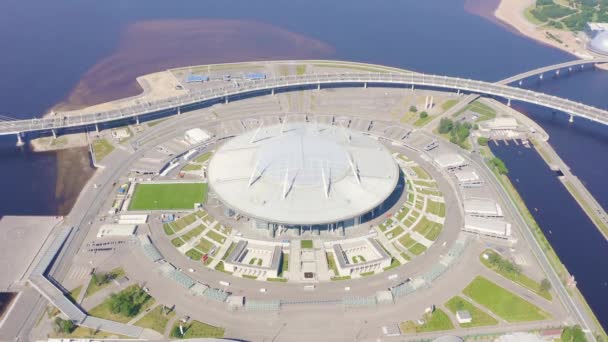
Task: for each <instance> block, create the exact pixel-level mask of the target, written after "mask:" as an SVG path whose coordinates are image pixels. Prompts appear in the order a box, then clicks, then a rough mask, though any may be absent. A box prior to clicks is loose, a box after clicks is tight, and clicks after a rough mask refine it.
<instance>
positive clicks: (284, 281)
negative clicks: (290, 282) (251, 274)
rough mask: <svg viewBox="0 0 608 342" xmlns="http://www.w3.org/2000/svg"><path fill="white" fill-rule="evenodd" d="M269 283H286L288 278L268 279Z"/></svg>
mask: <svg viewBox="0 0 608 342" xmlns="http://www.w3.org/2000/svg"><path fill="white" fill-rule="evenodd" d="M266 280H267V281H272V282H277V283H286V282H287V278H266Z"/></svg>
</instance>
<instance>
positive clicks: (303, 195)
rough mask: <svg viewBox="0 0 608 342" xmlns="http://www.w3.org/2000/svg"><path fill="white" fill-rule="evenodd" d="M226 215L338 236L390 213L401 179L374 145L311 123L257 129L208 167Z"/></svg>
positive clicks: (222, 151) (272, 228)
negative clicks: (324, 231)
mask: <svg viewBox="0 0 608 342" xmlns="http://www.w3.org/2000/svg"><path fill="white" fill-rule="evenodd" d="M208 181H209V186H210V188H211V191H213V193H214V194H215V195H216V197H217V198H218V199H219V200H220V201H221V202H222V203H223V204H224V205H225V206H226V207H227V209H228V210H227V212H229V213H231V214H237V213H238V214H240V215H243V216H246V217H249V218H251V219H253V222H254V224H255V226H256V227H257V228H260V229H268V231H269V233H270V235H274V233H275V232H276V230H277V229H280V228H295V229H299V230H300V231H302V230H309V229H310V230H313V229H314V230H317V229H318V230H329V231H337V232H339V233H341V234H343V233H344V228H347V227H351V226H356V225H358V224H360V223H361V222H364V221H367V220H369V219H372V218H374V217H376V216H378V215H380V214H382V213H383V212H384V211H386V210H387V209H389V208H390V206H391V205H392V204H394V203H395V202H396V201H397V200H398V199H399V197H400V195H401V192H402V191H403V184H404V182H403V175H402V173H401V172H400V169H399V167H398V166H397V164H396V162H395V160H394V158H393V156H392V155H391V153H390V152H389V151H388V149H387V148H386V147H384V146H383V145H382V144H381V143H380V142H379V141H378V140H376V139H374V138H372V137H369V136H367V135H364V134H361V133H358V132H354V131H351V130H349V129H347V128H343V127H339V126H331V125H322V124H312V123H292V124H282V125H274V126H268V127H260V128H259V129H257V130H253V131H250V132H247V133H244V134H242V135H239V136H237V137H234V138H232V139H230V140H228V141H227V142H226V143H224V144H223V145H222V146H221V147H219V148H218V149H217V150H216V152H215V153H214V155H213V157H212V159H211V161H210V163H209V167H208Z"/></svg>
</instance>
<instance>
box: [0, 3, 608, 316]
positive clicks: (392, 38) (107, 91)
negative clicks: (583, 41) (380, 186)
mask: <svg viewBox="0 0 608 342" xmlns="http://www.w3.org/2000/svg"><path fill="white" fill-rule="evenodd" d="M470 3H471V4H473V6H474V5H475V3H477V4H479V3H487V2H486V1H485V0H476V1H470ZM0 46H1V47H2V51H3V53H2V54H0V74H1V75H2V77H1V78H0V114H4V115H10V116H13V117H16V118H29V117H39V116H40V115H41V114H42V113H44V112H46V111H47V110H49V108H51V107H53V106H55V105H57V104H58V103H61V106H62V107H63V108H73V107H78V106H82V105H87V104H92V103H97V102H100V101H105V100H109V99H113V98H117V97H122V96H125V95H129V94H135V93H137V92H138V90H139V89H138V86H137V84H136V83H135V81H134V77H135V76H137V75H140V74H144V73H147V72H152V71H155V70H162V69H165V68H169V67H173V66H179V65H190V64H205V63H218V62H229V61H243V60H264V59H295V58H332V59H345V60H354V61H362V62H370V63H378V64H385V65H391V66H396V67H402V68H407V69H412V70H416V71H422V72H429V73H437V74H446V75H453V76H461V77H470V78H478V79H483V80H488V81H495V80H499V79H503V78H506V77H508V76H510V75H512V74H517V73H520V72H523V71H526V70H530V69H534V68H537V67H540V66H544V65H549V64H554V63H558V62H563V61H567V60H571V59H573V58H574V57H572V56H570V55H568V54H566V53H564V52H561V51H559V50H556V49H553V48H550V47H547V46H544V45H541V44H538V43H536V42H533V41H530V40H528V39H526V38H524V37H522V36H519V35H516V34H513V32H511V31H509V30H508V29H506V28H505V27H504V26H500V25H496V23H493V22H492V21H490V20H487V19H485V18H483V17H480V16H477V15H474V14H471V13H468V12H466V11H465V10H464V7H463V1H462V0H461V1H454V0H429V1H397V2H396V1H391V0H379V1H373V2H370V1H367V0H348V1H347V0H336V1H331V2H328V1H321V0H292V1H281V0H267V1H264V2H261V1H250V0H226V1H214V2H205V1H200V0H184V1H180V3H179V6H177V5H175V4H174V3H171V2H166V1H164V0H148V1H145V2H138V1H126V0H125V1H120V0H119V1H94V2H82V1H77V0H57V1H53V2H41V1H33V0H21V1H19V0H5V1H3V2H2V3H1V4H0ZM606 85H608V73H600V72H588V73H587V72H586V73H580V74H577V75H576V76H572V77H563V78H560V79H558V80H557V81H544V82H542V83H541V84H536V83H535V82H531V83H530V84H528V83H526V86H531V87H536V88H538V89H539V90H540V91H544V92H548V93H554V94H556V95H566V97H569V98H572V99H577V100H580V101H583V102H586V103H589V104H593V105H596V106H599V107H603V108H606V107H607V106H608V98H607V97H606V96H604V94H603V91H602V90H603V89H606ZM604 92H605V90H604ZM515 105H516V106H519V108H521V109H523V110H524V111H526V112H527V113H529V114H530V115H531V116H532V117H533V118H534V119H535V120H537V121H539V123H540V124H541V125H542V126H543V127H544V128H545V129H546V130H547V131H548V132H549V134H550V135H551V143H552V144H553V145H554V146H555V147H556V149H557V151H558V153H560V155H561V156H562V157H563V159H564V160H565V161H566V162H567V163H568V164H569V165H570V166H571V167H572V168H573V171H574V173H575V174H576V175H578V176H579V177H580V178H581V179H582V181H583V182H584V183H585V184H587V185H588V187H589V189H590V191H591V192H592V193H593V194H594V195H595V196H596V197H597V198H598V201H600V202H601V203H602V204H603V205H604V207H605V208H606V207H608V205H607V204H608V186H606V181H605V177H604V176H605V175H606V174H608V172H607V171H608V161H607V160H606V159H605V158H602V156H605V155H606V152H607V151H608V129H607V128H606V127H603V126H599V125H595V124H591V123H588V122H585V121H584V120H577V121H576V122H575V123H574V124H573V125H570V124H568V123H567V117H565V116H564V115H561V114H556V115H553V114H552V113H551V111H549V110H546V109H543V108H538V107H535V106H529V105H520V104H517V103H516V104H515ZM14 143H15V137H7V138H2V139H0V144H1V145H2V146H4V147H3V150H2V152H1V153H0V180H1V181H0V182H2V183H0V186H1V187H2V189H3V190H6V191H4V192H3V193H5V194H6V193H9V194H10V198H7V197H4V198H3V199H2V200H1V201H0V215H6V214H23V213H28V214H52V213H62V212H65V211H67V209H69V207H70V205H71V203H73V200H74V198H75V197H76V195H77V193H78V189H79V188H80V187H82V184H84V181H85V180H86V177H88V175H89V174H90V168H89V167H88V164H87V163H86V162H84V160H85V158H86V151H84V149H80V150H74V151H71V152H67V153H68V154H69V155H71V156H73V158H74V160H79V162H78V163H76V164H74V165H73V166H72V165H71V164H63V165H70V166H71V167H69V168H66V167H63V168H61V169H62V170H65V169H69V170H71V173H72V174H74V175H80V176H81V177H80V178H79V181H78V182H70V181H69V180H68V179H71V177H69V176H66V175H67V173H65V171H62V172H58V171H57V170H58V165H59V163H58V161H57V160H59V159H61V156H62V155H63V154H64V153H63V152H62V153H58V154H48V153H47V154H32V153H30V152H28V151H27V150H25V151H23V150H15V149H14V147H13V145H14ZM76 156H78V157H76ZM65 160H69V158H68V159H65ZM518 165H519V166H522V165H524V166H525V165H526V164H525V163H523V162H520V161H519V159H515V160H513V161H511V162H510V165H509V166H510V167H511V168H513V170H515V169H516V168H517V167H519V166H518ZM522 167H523V166H522ZM539 167H540V166H539ZM62 173H63V174H64V176H63V178H61V177H60V176H61V174H62ZM524 178H525V177H522V179H524ZM66 185H71V187H69V188H66V187H65V186H66ZM557 185H559V186H561V185H560V184H557ZM557 185H556V184H547V187H556V186H557ZM64 189H67V190H64ZM70 189H71V190H70ZM74 189H75V190H74ZM562 190H563V189H562ZM556 191H557V190H556ZM523 195H524V198H526V200H528V198H527V195H526V194H523ZM543 197H547V196H543ZM547 198H548V199H547V200H546V201H545V202H542V203H535V205H536V206H538V207H539V208H540V209H541V212H545V211H549V210H551V208H561V207H569V208H575V207H576V208H578V207H577V206H576V205H575V204H574V205H573V204H572V203H573V201H572V200H571V199H569V198H568V197H567V196H565V197H551V198H549V197H547ZM557 199H559V201H558V200H557ZM552 223H555V222H550V223H549V225H550V227H551V229H552V231H553V232H554V236H553V237H552V238H551V239H554V240H555V244H556V246H557V245H558V244H561V243H565V242H563V241H566V242H568V241H570V240H569V239H568V238H562V237H566V236H568V235H567V234H566V233H565V232H567V231H568V230H569V229H570V226H566V225H555V224H552ZM541 224H542V223H541ZM579 224H580V226H579V225H577V227H578V230H577V231H580V234H581V237H580V238H581V239H583V238H584V239H591V238H592V237H593V236H594V235H592V234H593V231H594V230H593V228H592V227H591V226H590V223H589V222H588V221H581V222H579ZM562 231H564V232H562ZM552 242H553V241H552ZM593 246H595V247H596V249H592V247H593ZM556 249H558V248H557V247H556ZM573 250H574V249H573ZM605 251H606V248H605V247H604V248H603V249H602V248H601V247H600V246H596V245H589V246H585V250H584V251H581V253H578V254H577V253H574V252H569V251H567V250H565V249H563V248H561V249H559V250H558V253H559V255H560V257H561V258H562V259H563V260H564V263H566V264H567V265H568V267H569V269H570V271H571V272H572V273H574V274H575V275H577V278H578V280H579V286H580V287H581V289H582V290H583V293H584V295H585V296H586V297H587V298H588V299H589V301H590V302H598V303H605V300H606V296H607V295H606V291H605V289H603V290H602V289H601V288H598V287H597V286H596V285H594V284H593V282H594V281H595V280H594V279H592V278H587V277H586V276H585V274H589V273H593V272H596V269H595V268H593V269H590V268H588V266H587V265H591V264H594V263H595V260H596V257H593V258H592V257H591V256H593V255H598V256H599V255H602V253H605ZM591 260H592V261H591ZM588 283H589V284H588ZM598 315H599V316H600V319H601V320H602V321H603V322H608V314H606V312H604V311H598Z"/></svg>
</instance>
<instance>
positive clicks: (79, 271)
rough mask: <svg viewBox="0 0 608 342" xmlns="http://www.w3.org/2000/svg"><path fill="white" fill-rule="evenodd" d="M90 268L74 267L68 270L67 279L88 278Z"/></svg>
mask: <svg viewBox="0 0 608 342" xmlns="http://www.w3.org/2000/svg"><path fill="white" fill-rule="evenodd" d="M90 273H91V268H90V267H88V266H81V265H74V266H72V267H71V268H70V272H69V273H68V278H69V279H73V280H83V279H85V278H87V277H88V276H89V274H90Z"/></svg>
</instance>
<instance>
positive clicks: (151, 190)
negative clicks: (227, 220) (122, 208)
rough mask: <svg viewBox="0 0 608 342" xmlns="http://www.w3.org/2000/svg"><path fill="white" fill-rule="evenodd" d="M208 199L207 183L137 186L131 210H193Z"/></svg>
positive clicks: (130, 206)
mask: <svg viewBox="0 0 608 342" xmlns="http://www.w3.org/2000/svg"><path fill="white" fill-rule="evenodd" d="M206 199H207V184H205V183H167V184H137V186H136V187H135V192H134V194H133V199H132V200H131V204H130V205H129V210H170V209H192V208H194V203H204V202H205V200H206Z"/></svg>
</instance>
